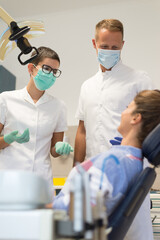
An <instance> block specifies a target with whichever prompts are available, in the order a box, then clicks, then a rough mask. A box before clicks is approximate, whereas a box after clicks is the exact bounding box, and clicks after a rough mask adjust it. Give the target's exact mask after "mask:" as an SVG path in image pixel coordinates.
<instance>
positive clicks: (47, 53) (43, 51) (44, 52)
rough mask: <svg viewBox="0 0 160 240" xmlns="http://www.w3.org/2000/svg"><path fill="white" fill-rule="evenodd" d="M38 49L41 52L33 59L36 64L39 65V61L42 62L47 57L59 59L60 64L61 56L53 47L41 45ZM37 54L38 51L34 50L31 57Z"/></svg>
mask: <svg viewBox="0 0 160 240" xmlns="http://www.w3.org/2000/svg"><path fill="white" fill-rule="evenodd" d="M37 50H38V52H39V54H38V56H37V57H36V58H35V59H33V60H32V63H33V64H35V65H36V66H37V65H38V63H39V62H42V61H43V60H44V59H45V58H51V59H53V60H57V61H58V62H59V64H60V58H59V56H58V54H57V53H56V52H55V51H54V50H52V49H51V48H48V47H39V48H38V49H37ZM35 54H36V52H35V51H33V52H32V55H31V57H33V56H34V55H35Z"/></svg>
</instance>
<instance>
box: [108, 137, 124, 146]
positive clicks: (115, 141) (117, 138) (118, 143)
mask: <svg viewBox="0 0 160 240" xmlns="http://www.w3.org/2000/svg"><path fill="white" fill-rule="evenodd" d="M109 141H110V143H111V144H112V145H121V142H122V138H121V137H115V138H114V139H112V140H109Z"/></svg>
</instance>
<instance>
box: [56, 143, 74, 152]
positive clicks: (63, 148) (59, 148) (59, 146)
mask: <svg viewBox="0 0 160 240" xmlns="http://www.w3.org/2000/svg"><path fill="white" fill-rule="evenodd" d="M55 150H56V153H58V154H60V155H68V154H70V152H73V148H72V146H71V145H70V144H69V143H67V142H57V143H56V144H55Z"/></svg>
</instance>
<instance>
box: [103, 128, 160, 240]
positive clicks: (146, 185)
mask: <svg viewBox="0 0 160 240" xmlns="http://www.w3.org/2000/svg"><path fill="white" fill-rule="evenodd" d="M142 152H143V156H144V157H145V158H147V159H148V161H149V163H150V164H152V165H153V167H147V168H145V169H144V170H143V171H142V173H141V174H140V175H139V177H138V178H137V179H136V181H135V182H134V184H133V186H132V187H131V188H130V189H129V191H128V192H127V194H126V196H125V198H124V199H123V200H122V202H121V203H120V204H119V205H118V206H117V208H116V209H115V210H114V212H113V213H112V214H111V215H110V216H109V218H108V222H109V224H108V227H109V228H112V231H111V232H110V234H109V235H108V236H107V237H108V240H123V239H124V237H125V235H126V233H127V231H128V229H129V227H130V225H131V223H132V222H133V219H134V217H135V216H136V214H137V212H138V210H139V208H140V206H141V204H142V203H143V201H144V199H145V197H146V195H147V193H148V192H149V191H150V188H151V187H152V185H153V183H154V180H155V178H156V171H155V168H156V167H158V165H160V124H159V125H157V126H156V127H155V128H154V129H153V130H152V132H151V133H150V134H149V135H148V136H147V137H146V139H145V140H144V142H143V145H142Z"/></svg>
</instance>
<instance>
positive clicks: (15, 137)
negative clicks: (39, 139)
mask: <svg viewBox="0 0 160 240" xmlns="http://www.w3.org/2000/svg"><path fill="white" fill-rule="evenodd" d="M4 141H5V142H6V143H8V144H11V143H12V142H18V143H25V142H28V141H29V129H28V128H27V129H26V130H24V132H23V133H22V134H18V131H13V132H11V133H9V134H6V135H4Z"/></svg>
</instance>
